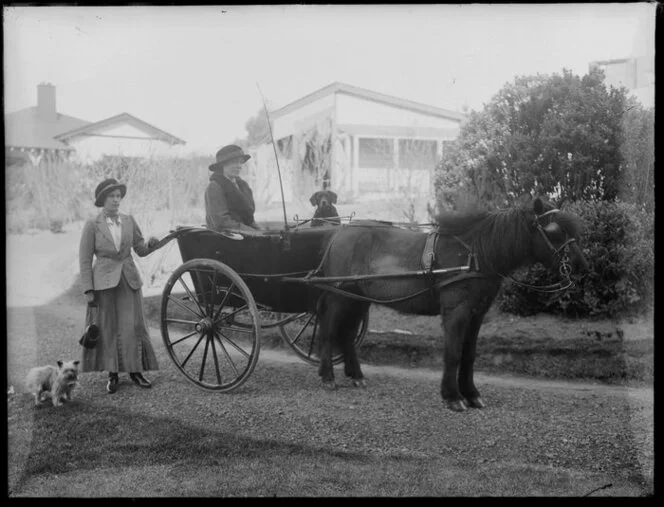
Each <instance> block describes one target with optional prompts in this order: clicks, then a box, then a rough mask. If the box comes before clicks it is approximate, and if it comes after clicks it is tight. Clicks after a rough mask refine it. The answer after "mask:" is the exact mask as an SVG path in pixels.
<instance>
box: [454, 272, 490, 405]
mask: <svg viewBox="0 0 664 507" xmlns="http://www.w3.org/2000/svg"><path fill="white" fill-rule="evenodd" d="M499 288H500V285H499V284H486V283H482V284H480V285H478V286H477V287H476V290H475V291H474V293H475V294H481V296H480V297H479V298H477V299H476V300H474V301H472V302H471V301H469V303H470V306H471V308H472V310H471V313H470V319H469V322H468V329H467V331H466V337H465V339H464V341H463V347H462V351H461V364H460V365H459V391H461V394H462V395H463V397H464V398H465V399H466V404H467V405H468V406H469V407H473V408H484V407H485V406H486V405H485V404H484V401H483V400H482V398H481V397H480V393H479V391H478V390H477V388H476V387H475V380H474V378H473V376H474V365H475V355H476V350H477V336H478V334H479V332H480V328H481V327H482V322H483V321H484V316H485V315H486V312H487V311H488V310H489V308H490V307H491V303H492V302H493V300H494V298H495V297H496V295H497V294H498V289H499Z"/></svg>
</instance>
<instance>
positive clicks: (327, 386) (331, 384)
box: [323, 380, 337, 391]
mask: <svg viewBox="0 0 664 507" xmlns="http://www.w3.org/2000/svg"><path fill="white" fill-rule="evenodd" d="M323 387H324V388H325V389H326V390H328V391H334V390H335V389H336V388H337V383H336V382H335V381H334V380H328V381H327V382H323Z"/></svg>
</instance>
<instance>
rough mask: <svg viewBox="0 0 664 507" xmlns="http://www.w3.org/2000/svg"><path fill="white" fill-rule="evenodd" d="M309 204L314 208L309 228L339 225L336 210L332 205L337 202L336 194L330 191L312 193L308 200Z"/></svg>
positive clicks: (339, 221)
mask: <svg viewBox="0 0 664 507" xmlns="http://www.w3.org/2000/svg"><path fill="white" fill-rule="evenodd" d="M309 202H310V203H311V205H312V206H316V211H315V212H314V218H313V220H312V221H311V227H319V226H321V225H325V224H336V225H339V224H340V223H341V220H340V219H339V213H337V208H335V207H334V204H336V202H337V194H335V193H334V192H332V191H331V190H319V191H318V192H314V194H313V195H312V196H311V197H310V198H309ZM322 219H324V220H322Z"/></svg>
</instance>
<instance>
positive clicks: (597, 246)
mask: <svg viewBox="0 0 664 507" xmlns="http://www.w3.org/2000/svg"><path fill="white" fill-rule="evenodd" d="M565 210H566V211H570V212H572V213H575V214H577V215H579V216H581V217H582V218H583V220H584V221H585V223H586V230H585V232H584V235H583V237H582V238H581V245H582V248H583V253H584V255H585V256H586V259H587V260H588V262H589V264H590V271H589V273H588V274H587V275H586V276H585V277H584V278H583V280H581V281H580V282H579V283H577V284H576V286H575V287H574V288H573V289H569V290H567V291H565V292H562V293H555V294H544V293H538V292H534V291H532V290H530V289H525V288H523V287H519V286H518V285H516V284H512V283H510V282H507V283H506V285H505V287H504V288H503V290H502V292H501V295H500V296H499V299H498V304H499V307H500V309H501V310H503V311H507V312H510V313H516V314H519V315H532V314H535V313H539V312H547V313H554V314H561V315H568V316H598V317H599V316H602V317H616V316H620V315H626V314H631V313H640V312H643V311H645V310H646V309H648V308H650V306H651V305H652V304H653V291H654V286H653V285H654V265H655V254H654V214H653V213H652V212H648V211H646V210H645V209H644V207H638V206H636V205H634V204H627V203H623V202H607V201H599V202H576V203H573V204H570V205H568V206H566V207H565ZM515 278H516V279H517V280H519V281H521V282H524V283H527V284H531V285H536V286H542V285H547V284H550V283H554V282H556V281H559V280H560V278H559V276H558V275H557V274H556V273H553V272H552V271H551V270H548V269H546V268H544V267H543V266H541V265H539V264H537V265H533V266H531V267H530V268H526V269H523V270H521V271H520V272H517V273H515Z"/></svg>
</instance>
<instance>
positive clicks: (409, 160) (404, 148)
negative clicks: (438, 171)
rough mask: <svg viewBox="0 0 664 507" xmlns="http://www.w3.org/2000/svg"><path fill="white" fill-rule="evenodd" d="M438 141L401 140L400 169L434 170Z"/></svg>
mask: <svg viewBox="0 0 664 507" xmlns="http://www.w3.org/2000/svg"><path fill="white" fill-rule="evenodd" d="M436 151H437V143H436V141H423V140H419V139H400V140H399V169H409V170H418V169H420V170H421V169H433V168H434V167H436V161H437V156H436Z"/></svg>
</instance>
